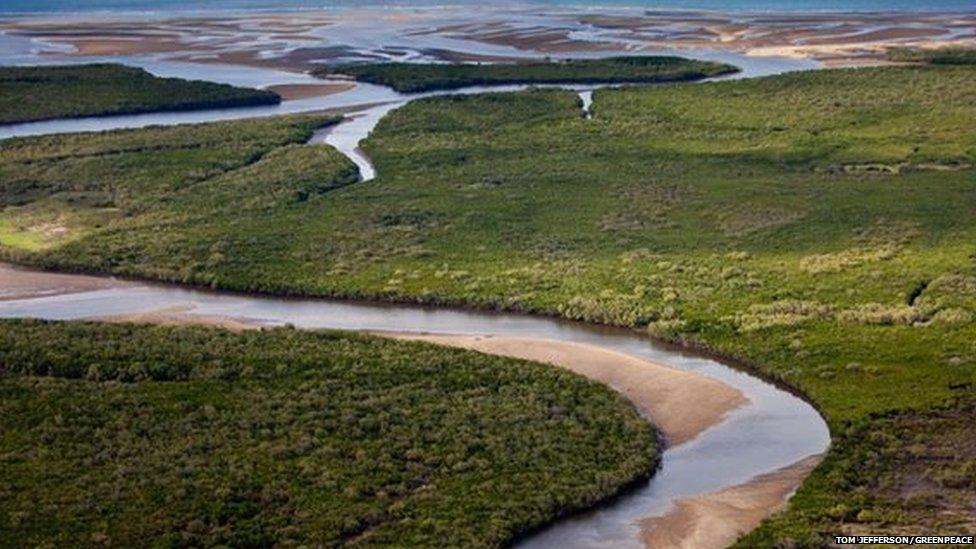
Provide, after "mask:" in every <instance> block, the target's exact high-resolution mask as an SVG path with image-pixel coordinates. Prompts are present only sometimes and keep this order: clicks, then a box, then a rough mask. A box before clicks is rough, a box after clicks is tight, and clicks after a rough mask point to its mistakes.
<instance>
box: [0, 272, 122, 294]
mask: <svg viewBox="0 0 976 549" xmlns="http://www.w3.org/2000/svg"><path fill="white" fill-rule="evenodd" d="M129 284H130V283H128V282H125V281H122V280H115V279H111V278H102V277H94V276H83V275H69V274H57V273H42V272H36V271H28V270H22V269H19V268H17V267H15V266H13V265H4V264H0V301H10V300H14V299H29V298H37V297H46V296H53V295H62V294H74V293H79V292H91V291H94V290H105V289H108V288H117V287H122V286H126V285H129Z"/></svg>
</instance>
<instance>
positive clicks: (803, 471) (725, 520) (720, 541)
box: [641, 455, 823, 549]
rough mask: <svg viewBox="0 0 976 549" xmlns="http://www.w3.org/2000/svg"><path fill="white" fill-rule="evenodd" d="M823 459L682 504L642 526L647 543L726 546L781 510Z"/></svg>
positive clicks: (706, 548) (691, 548)
mask: <svg viewBox="0 0 976 549" xmlns="http://www.w3.org/2000/svg"><path fill="white" fill-rule="evenodd" d="M821 459H823V456H821V455H815V456H810V457H808V458H806V459H804V460H802V461H798V462H796V463H794V464H793V465H789V466H786V467H784V468H782V469H779V470H777V471H773V472H772V473H768V474H765V475H761V476H759V477H756V478H755V479H753V480H751V481H749V482H747V483H745V484H740V485H738V486H733V487H732V488H727V489H725V490H722V491H720V492H713V493H711V494H704V495H701V496H695V497H692V498H686V499H683V500H680V501H678V502H677V504H676V505H675V507H674V508H673V509H672V510H671V511H669V512H668V513H667V514H665V515H664V516H661V517H655V518H651V519H646V520H644V521H642V522H641V533H642V536H643V539H644V544H645V545H646V546H647V547H671V548H674V549H712V548H715V549H719V548H723V547H728V546H729V545H731V544H732V543H733V542H735V540H736V539H738V538H739V537H740V536H741V535H742V534H744V533H746V532H749V531H750V530H752V529H753V528H755V527H756V526H758V525H759V523H760V522H761V521H762V520H763V519H764V518H766V517H768V516H769V515H771V514H773V513H774V512H776V511H777V510H779V509H781V508H782V507H783V506H784V505H785V504H786V502H787V501H789V498H790V496H791V495H792V494H793V492H794V491H795V490H796V488H797V487H798V486H799V485H800V483H801V482H803V479H805V478H806V477H807V475H809V474H810V472H811V471H813V469H814V468H815V467H816V466H817V464H819V463H820V460H821Z"/></svg>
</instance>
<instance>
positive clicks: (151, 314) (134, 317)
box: [91, 306, 261, 332]
mask: <svg viewBox="0 0 976 549" xmlns="http://www.w3.org/2000/svg"><path fill="white" fill-rule="evenodd" d="M192 309H193V307H191V306H185V307H170V308H167V309H159V310H156V311H148V312H145V313H133V314H126V315H111V316H100V317H95V318H92V319H91V320H98V321H101V322H134V323H136V324H158V325H160V326H210V327H216V328H224V329H225V330H230V331H232V332H240V331H243V330H255V329H257V328H260V327H261V326H259V325H258V324H253V323H249V322H243V321H240V320H236V319H233V318H227V317H221V316H204V315H194V314H189V312H190V311H191V310H192Z"/></svg>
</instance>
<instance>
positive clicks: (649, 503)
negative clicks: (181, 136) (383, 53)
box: [0, 60, 830, 549]
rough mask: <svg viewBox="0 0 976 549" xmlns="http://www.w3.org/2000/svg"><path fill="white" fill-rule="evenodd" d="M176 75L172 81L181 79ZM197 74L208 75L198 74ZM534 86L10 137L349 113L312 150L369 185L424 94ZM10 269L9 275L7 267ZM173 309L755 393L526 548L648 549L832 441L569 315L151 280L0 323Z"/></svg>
mask: <svg viewBox="0 0 976 549" xmlns="http://www.w3.org/2000/svg"><path fill="white" fill-rule="evenodd" d="M186 65H188V66H189V65H192V64H186ZM756 66H757V67H758V68H756V69H754V70H750V68H749V66H748V65H746V66H744V68H745V69H746V70H745V71H743V73H741V74H740V75H737V76H738V77H742V76H754V75H759V74H770V73H774V72H783V71H785V70H795V69H798V68H808V67H807V66H806V65H803V64H798V63H796V62H794V61H792V60H783V61H782V62H781V63H780V64H778V65H777V64H775V63H771V62H770V61H769V60H763V61H762V63H758V64H757V65H756ZM170 69H171V71H170V74H169V75H173V74H172V73H173V72H178V71H175V70H173V69H172V67H171V68H170ZM187 70H188V71H191V72H192V71H198V70H199V69H198V68H197V67H195V66H193V67H191V68H188V69H187ZM208 70H210V71H211V75H212V79H213V80H216V81H221V78H220V71H219V69H217V68H215V67H214V66H212V65H210V66H208ZM249 70H250V69H249ZM235 78H239V76H235ZM228 79H229V78H228ZM317 82H322V81H320V80H319V81H317ZM526 87H527V86H497V87H490V88H489V87H477V88H466V89H463V90H454V91H450V92H436V93H429V94H416V95H404V94H399V93H396V92H394V91H392V90H390V89H388V88H384V87H381V86H373V85H369V84H357V85H356V87H355V88H354V89H352V90H350V91H348V92H343V93H338V94H334V95H329V96H324V97H316V98H309V99H303V100H296V101H287V102H284V103H282V104H281V105H277V106H269V107H248V108H237V109H215V110H207V111H194V112H175V113H152V114H143V115H125V116H110V117H96V118H79V119H70V120H52V121H46V122H35V123H28V124H16V125H8V126H0V139H3V138H11V137H19V136H29V135H43V134H50V133H70V132H84V131H101V130H110V129H121V128H138V127H145V126H150V125H172V124H185V123H194V122H210V121H217V120H232V119H242V118H251V117H258V116H274V115H280V114H289V113H299V112H315V111H321V110H326V109H345V110H347V112H348V113H349V114H347V118H346V120H345V121H344V122H342V123H340V124H338V125H335V126H332V127H329V128H325V129H323V130H320V131H319V132H316V134H315V135H314V136H313V137H312V139H311V140H310V143H311V144H316V143H327V144H329V145H331V146H333V147H335V148H336V149H338V150H339V151H340V152H342V153H343V154H345V155H346V156H348V157H349V158H350V159H351V160H352V161H353V162H355V163H356V165H357V166H358V167H359V170H360V176H361V179H362V180H363V181H368V180H370V179H373V178H374V177H375V176H376V170H375V168H374V167H373V165H372V163H371V162H370V161H369V158H368V157H366V155H365V154H363V152H362V151H361V150H360V149H359V143H360V141H362V139H364V138H365V137H366V136H368V135H369V132H370V131H372V129H373V128H374V127H375V126H376V124H377V123H378V122H379V121H380V119H382V117H383V116H384V115H386V114H387V113H388V112H390V111H391V110H393V109H395V108H397V107H399V106H402V105H404V104H406V103H407V102H409V101H410V100H413V99H415V98H418V97H427V96H431V95H442V94H447V93H480V92H485V91H514V90H521V89H525V88H526ZM570 88H571V89H574V90H576V91H578V92H579V93H580V98H581V100H582V106H583V115H585V116H587V117H589V116H590V115H591V110H590V109H591V105H592V89H591V87H584V86H578V87H570ZM3 268H6V267H3V266H0V269H3ZM170 307H184V308H188V309H189V310H190V312H191V314H199V315H207V316H210V315H216V316H226V317H231V318H236V319H241V320H246V321H254V322H260V323H263V324H266V325H281V324H285V323H290V324H293V325H295V326H298V327H302V328H330V329H344V330H387V331H414V332H436V333H453V334H484V335H499V336H502V335H504V336H520V337H538V338H546V339H554V340H561V341H573V342H579V343H589V344H594V345H598V346H601V347H604V348H608V349H612V350H616V351H621V352H624V353H628V354H631V355H635V356H640V357H644V358H647V359H650V360H652V361H655V362H659V363H662V364H666V365H669V366H672V367H675V368H679V369H682V370H687V371H692V372H697V373H700V374H703V375H706V376H709V377H712V378H715V379H718V380H720V381H723V382H725V383H727V384H728V385H731V386H733V387H735V388H738V389H739V390H741V391H742V392H743V393H744V394H745V395H746V396H747V397H748V399H749V403H748V404H747V405H745V406H743V407H741V408H738V409H736V410H735V411H734V412H732V413H731V414H730V415H729V416H728V417H727V418H726V419H725V420H724V421H723V422H721V423H719V424H717V425H715V426H713V427H711V428H709V429H708V430H706V431H705V432H704V433H702V434H701V435H699V436H698V437H697V438H695V439H693V440H691V441H689V442H687V443H685V444H682V445H680V446H676V447H671V448H668V449H667V450H666V451H665V452H664V455H663V460H662V469H661V470H660V471H659V472H658V473H657V474H656V475H655V476H654V478H653V479H652V480H651V481H650V482H648V483H647V484H646V485H645V486H643V487H640V488H638V489H636V490H634V491H632V492H631V493H629V494H628V495H626V496H624V497H622V498H618V499H617V500H615V501H614V502H612V503H610V504H609V505H606V506H602V507H600V508H598V509H595V510H592V511H589V512H586V513H583V514H579V515H576V516H574V517H571V518H569V519H566V520H562V521H559V522H558V523H556V524H554V525H552V526H550V527H548V528H546V529H544V530H542V531H541V532H539V533H538V534H536V535H534V536H532V537H530V538H529V539H526V540H524V541H523V542H521V544H520V546H522V547H533V548H535V547H542V548H559V549H563V548H568V547H639V546H641V543H640V541H639V538H638V534H639V528H638V525H637V523H636V521H637V520H638V519H642V518H646V517H649V516H660V515H661V514H663V513H664V512H666V511H667V510H668V509H669V508H670V507H671V506H672V505H673V502H674V501H675V500H677V499H679V498H682V497H686V496H691V495H697V494H704V493H709V492H714V491H718V490H722V489H725V488H729V487H732V486H735V485H738V484H741V483H744V482H746V481H748V480H750V479H752V478H754V477H756V476H759V475H762V474H764V473H769V472H772V471H774V470H776V469H779V468H782V467H785V466H787V465H791V464H793V463H796V462H797V461H800V460H802V459H804V458H806V457H809V456H811V455H815V454H820V453H822V452H824V451H825V450H826V449H827V447H828V445H829V442H830V438H829V433H828V431H827V426H826V424H825V423H824V422H823V420H822V418H821V417H820V415H819V414H818V413H817V412H816V410H814V409H813V407H811V406H810V405H809V404H807V403H806V402H804V401H803V400H802V399H799V398H797V397H795V396H794V395H792V394H790V393H789V392H786V391H783V390H781V389H779V388H777V387H775V386H773V385H772V384H769V383H766V382H764V381H762V380H760V379H758V378H756V377H754V376H751V375H749V374H746V373H744V372H741V371H738V370H735V369H733V368H730V367H728V366H725V365H723V364H721V363H720V362H717V361H715V360H712V359H709V358H706V357H703V356H699V355H697V354H695V353H692V352H688V351H686V350H681V349H675V348H671V347H668V346H665V345H662V344H659V343H656V342H654V341H652V340H650V339H649V338H647V337H644V336H643V335H641V334H639V333H637V332H633V331H629V330H619V329H610V328H602V327H597V326H590V325H585V324H579V323H571V322H565V321H561V320H557V319H550V318H539V317H528V316H522V315H512V314H494V313H488V312H476V311H466V310H451V309H428V308H422V307H413V306H405V305H390V304H371V303H355V302H343V301H330V300H320V299H281V298H273V297H263V296H244V295H231V294H221V293H214V292H205V291H199V290H191V289H186V288H182V287H177V286H170V285H160V284H148V283H146V284H136V283H124V284H119V285H118V287H113V288H111V289H102V290H93V291H83V292H78V293H70V294H65V295H56V296H48V297H37V298H31V299H19V300H8V301H0V318H24V317H30V318H45V319H58V320H66V319H81V318H90V317H97V316H105V315H119V314H133V313H144V312H151V311H156V310H159V309H164V308H170Z"/></svg>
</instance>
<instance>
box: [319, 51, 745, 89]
mask: <svg viewBox="0 0 976 549" xmlns="http://www.w3.org/2000/svg"><path fill="white" fill-rule="evenodd" d="M736 71H738V69H737V68H735V67H733V66H731V65H724V64H721V63H711V62H708V61H696V60H693V59H685V58H682V57H656V56H629V57H607V58H603V59H570V60H565V61H544V62H526V63H518V64H477V65H475V64H444V63H426V64H420V63H362V64H355V65H340V66H336V67H327V68H324V69H321V70H319V71H318V74H320V75H331V74H345V75H349V76H353V77H355V78H356V80H362V81H364V82H370V83H373V84H382V85H384V86H389V87H391V88H393V89H394V90H396V91H398V92H405V93H414V92H424V91H431V90H450V89H457V88H464V87H467V86H488V85H500V84H590V83H595V82H602V83H611V82H615V83H656V82H677V81H689V80H701V79H702V78H707V77H709V76H718V75H721V74H729V73H733V72H736Z"/></svg>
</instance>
